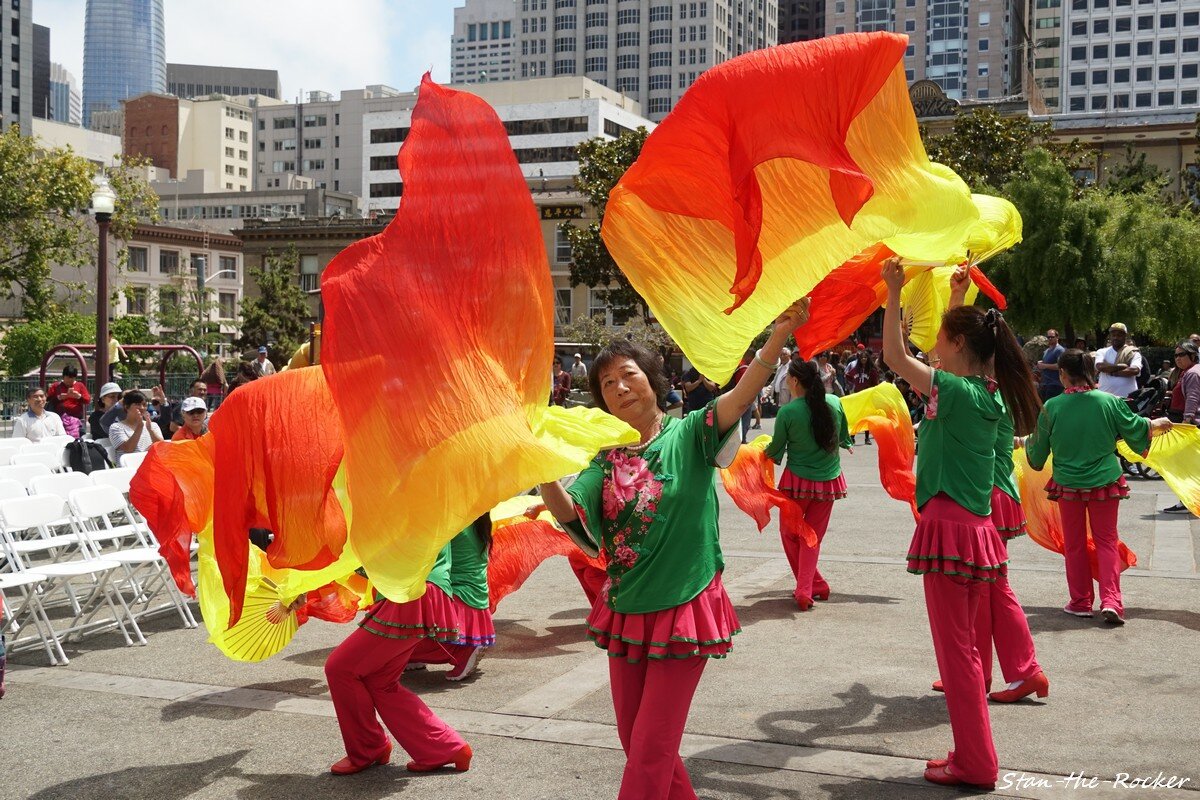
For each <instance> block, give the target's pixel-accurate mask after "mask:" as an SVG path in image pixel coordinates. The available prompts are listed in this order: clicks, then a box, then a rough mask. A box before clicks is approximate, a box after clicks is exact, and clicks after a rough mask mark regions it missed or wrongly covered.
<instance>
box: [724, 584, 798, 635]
mask: <svg viewBox="0 0 1200 800" xmlns="http://www.w3.org/2000/svg"><path fill="white" fill-rule="evenodd" d="M755 597H764V595H761V594H756V595H751V596H750V597H748V598H746V599H747V600H749V599H753V598H755ZM799 613H800V610H799V609H798V608H796V601H795V600H793V599H792V595H791V592H785V593H784V594H783V595H782V596H770V595H769V594H768V595H766V596H765V597H764V599H762V600H758V601H756V602H754V603H752V604H751V605H748V606H742V605H739V606H737V615H738V621H739V622H741V624H742V627H743V628H747V627H749V626H751V625H753V624H754V623H756V622H762V621H763V620H768V619H792V618H793V617H795V616H797V615H798V614H799Z"/></svg>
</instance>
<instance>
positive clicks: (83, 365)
mask: <svg viewBox="0 0 1200 800" xmlns="http://www.w3.org/2000/svg"><path fill="white" fill-rule="evenodd" d="M121 349H122V350H124V351H126V352H147V351H155V352H161V353H162V359H161V360H160V361H159V362H158V381H159V384H160V385H161V384H165V383H166V381H167V362H168V361H170V360H171V356H173V355H176V354H178V353H183V354H184V355H190V356H191V357H192V358H194V359H196V375H197V376H199V375H200V373H202V372H204V361H203V360H202V359H201V358H200V354H199V353H197V352H196V350H195V348H193V347H189V346H188V345H186V344H123V345H121ZM95 350H96V345H95V344H56V345H55V346H54V347H51V348H50V349H49V350H47V351H46V352H45V354H44V355H43V356H42V368H41V370H40V371H39V372H38V384H39V385H40V386H41V387H42V388H43V389H45V388H46V367H48V366H49V365H50V362H51V361H53V360H54V357H55V356H57V355H58V354H59V353H64V352H65V353H69V354H71V355H72V356H74V357H75V358H76V359H77V360H78V361H79V380H81V381H83V383H84V384H85V385H86V384H87V382H88V360H87V359H86V358H84V355H83V354H84V352H85V351H86V352H93V353H94V352H95ZM98 388H99V387H97V389H98Z"/></svg>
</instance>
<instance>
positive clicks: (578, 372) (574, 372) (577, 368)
mask: <svg viewBox="0 0 1200 800" xmlns="http://www.w3.org/2000/svg"><path fill="white" fill-rule="evenodd" d="M571 377H572V378H581V379H583V380H585V381H586V380H587V366H586V365H585V364H584V363H583V353H576V354H575V363H574V364H572V365H571Z"/></svg>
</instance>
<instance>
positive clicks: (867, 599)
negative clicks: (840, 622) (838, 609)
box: [825, 592, 900, 606]
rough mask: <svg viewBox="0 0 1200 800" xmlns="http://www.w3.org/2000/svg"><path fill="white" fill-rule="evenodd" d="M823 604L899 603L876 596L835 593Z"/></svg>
mask: <svg viewBox="0 0 1200 800" xmlns="http://www.w3.org/2000/svg"><path fill="white" fill-rule="evenodd" d="M825 602H826V603H828V604H829V605H831V606H836V605H841V604H842V603H857V604H860V605H866V606H870V605H875V606H894V605H898V604H899V603H900V598H898V597H884V596H882V595H877V594H838V593H837V592H830V594H829V599H828V600H826V601H825Z"/></svg>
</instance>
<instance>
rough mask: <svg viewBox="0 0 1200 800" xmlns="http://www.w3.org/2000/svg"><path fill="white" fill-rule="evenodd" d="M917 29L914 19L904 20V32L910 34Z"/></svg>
mask: <svg viewBox="0 0 1200 800" xmlns="http://www.w3.org/2000/svg"><path fill="white" fill-rule="evenodd" d="M916 29H917V21H916V20H915V19H906V20H904V32H905V33H912V32H914V31H915V30H916Z"/></svg>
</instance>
